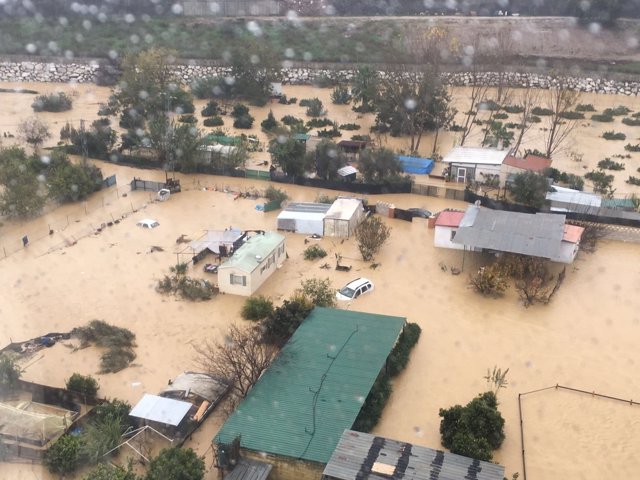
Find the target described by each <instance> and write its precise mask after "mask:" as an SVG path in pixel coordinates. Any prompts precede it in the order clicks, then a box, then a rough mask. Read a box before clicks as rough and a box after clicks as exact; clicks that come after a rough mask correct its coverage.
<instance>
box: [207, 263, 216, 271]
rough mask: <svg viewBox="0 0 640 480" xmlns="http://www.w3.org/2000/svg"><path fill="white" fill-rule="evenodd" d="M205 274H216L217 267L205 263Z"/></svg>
mask: <svg viewBox="0 0 640 480" xmlns="http://www.w3.org/2000/svg"><path fill="white" fill-rule="evenodd" d="M204 271H205V273H218V265H216V264H215V263H207V264H205V266H204Z"/></svg>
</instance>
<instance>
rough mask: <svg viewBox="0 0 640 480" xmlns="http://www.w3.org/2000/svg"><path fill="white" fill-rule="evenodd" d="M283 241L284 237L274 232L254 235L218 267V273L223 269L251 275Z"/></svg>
mask: <svg viewBox="0 0 640 480" xmlns="http://www.w3.org/2000/svg"><path fill="white" fill-rule="evenodd" d="M283 241H284V237H283V236H282V235H280V234H279V233H276V232H265V233H262V234H258V235H255V236H253V237H251V238H249V240H247V241H246V242H245V243H244V244H243V245H242V246H241V247H240V248H238V250H236V251H235V252H234V254H233V255H231V257H230V258H228V259H227V261H226V262H224V263H222V264H221V265H220V266H219V267H218V271H220V270H224V269H225V268H237V269H240V270H242V271H243V272H248V273H251V272H253V271H254V270H255V269H256V268H258V265H260V263H261V262H262V261H263V260H264V259H265V258H266V257H267V256H268V255H269V254H270V253H272V252H273V251H274V250H275V249H276V248H277V247H278V245H280V243H281V242H283Z"/></svg>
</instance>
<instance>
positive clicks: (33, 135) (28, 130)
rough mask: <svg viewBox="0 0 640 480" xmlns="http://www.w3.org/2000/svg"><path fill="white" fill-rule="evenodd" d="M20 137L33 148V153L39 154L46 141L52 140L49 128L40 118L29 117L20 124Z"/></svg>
mask: <svg viewBox="0 0 640 480" xmlns="http://www.w3.org/2000/svg"><path fill="white" fill-rule="evenodd" d="M18 136H19V138H20V139H21V140H24V141H25V142H27V143H28V144H29V145H31V146H32V147H33V152H34V153H38V150H39V149H40V146H41V145H42V144H43V143H44V141H45V140H47V139H48V138H51V132H50V131H49V126H48V125H47V124H46V123H44V122H43V121H42V120H40V119H39V118H38V117H29V118H27V119H26V120H24V121H23V122H21V123H19V124H18Z"/></svg>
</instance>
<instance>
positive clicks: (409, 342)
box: [387, 323, 422, 377]
mask: <svg viewBox="0 0 640 480" xmlns="http://www.w3.org/2000/svg"><path fill="white" fill-rule="evenodd" d="M421 333H422V329H421V328H420V326H419V325H418V324H417V323H407V324H406V325H405V327H404V328H403V329H402V333H401V334H400V337H399V338H398V342H397V343H396V345H395V347H393V350H392V351H391V354H389V358H388V359H387V373H388V374H389V375H390V376H392V377H395V376H396V375H398V374H399V373H400V372H401V371H402V370H404V369H405V368H406V366H407V364H408V363H409V355H410V354H411V350H412V349H413V347H414V346H415V345H416V343H418V340H419V339H420V334H421Z"/></svg>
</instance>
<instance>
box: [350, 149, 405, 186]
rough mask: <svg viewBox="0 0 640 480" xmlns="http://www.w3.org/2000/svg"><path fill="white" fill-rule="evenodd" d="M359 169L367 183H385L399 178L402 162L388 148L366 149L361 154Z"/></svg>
mask: <svg viewBox="0 0 640 480" xmlns="http://www.w3.org/2000/svg"><path fill="white" fill-rule="evenodd" d="M358 170H359V171H360V173H361V174H362V176H363V178H364V181H365V182H367V183H384V182H389V181H394V180H398V179H399V178H400V174H401V173H402V164H401V163H400V160H398V158H397V156H396V154H395V153H394V152H393V151H392V150H389V149H388V148H380V149H366V150H363V151H362V153H361V154H360V160H359V161H358Z"/></svg>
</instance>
